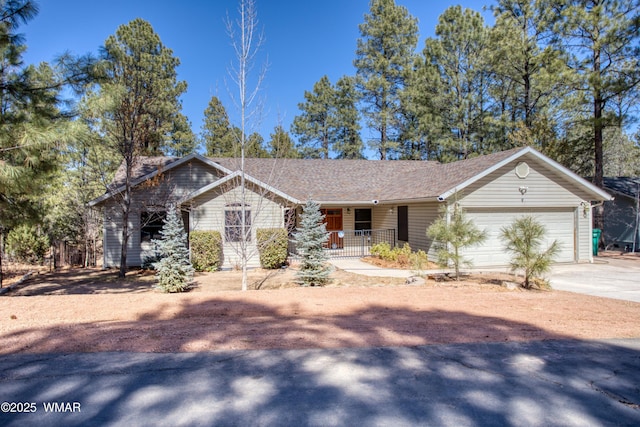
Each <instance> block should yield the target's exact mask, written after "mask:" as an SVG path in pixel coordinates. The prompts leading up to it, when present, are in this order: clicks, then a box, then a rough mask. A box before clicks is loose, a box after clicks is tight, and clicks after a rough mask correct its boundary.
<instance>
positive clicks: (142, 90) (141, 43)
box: [91, 18, 187, 277]
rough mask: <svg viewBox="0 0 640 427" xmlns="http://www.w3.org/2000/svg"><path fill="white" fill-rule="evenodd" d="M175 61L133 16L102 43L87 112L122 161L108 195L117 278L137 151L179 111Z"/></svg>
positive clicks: (153, 147) (159, 138)
mask: <svg viewBox="0 0 640 427" xmlns="http://www.w3.org/2000/svg"><path fill="white" fill-rule="evenodd" d="M178 65H180V60H179V59H178V58H176V57H175V56H173V52H172V51H171V49H169V48H167V47H166V46H164V45H163V44H162V42H161V41H160V37H159V36H158V35H157V34H156V33H155V32H154V31H153V28H152V27H151V24H149V23H148V22H147V21H145V20H143V19H140V18H137V19H135V20H133V21H131V22H130V23H129V24H127V25H122V26H120V27H119V28H118V29H117V30H116V33H115V35H112V36H109V37H108V38H107V40H106V42H105V46H104V49H103V54H102V61H101V63H100V67H99V70H100V72H101V76H100V77H101V81H100V88H99V91H98V92H97V93H96V94H95V98H96V99H94V100H93V101H92V102H91V105H93V106H94V110H93V115H94V118H95V119H96V122H97V123H98V125H99V126H100V131H101V132H102V133H103V134H104V135H105V137H106V143H107V144H109V145H111V146H112V147H114V148H115V149H116V150H117V152H118V153H119V155H120V158H121V159H122V164H123V166H124V168H123V171H124V184H123V185H124V191H122V192H121V193H119V194H118V196H117V197H115V198H114V199H115V200H117V202H118V203H119V205H120V208H121V211H122V238H121V251H120V272H119V275H120V277H124V276H125V274H126V271H127V246H128V242H129V237H130V235H131V232H132V230H130V229H129V222H130V218H129V217H130V214H131V213H132V182H133V179H134V176H133V171H134V167H135V165H136V163H137V161H138V159H139V157H140V156H143V155H153V154H159V153H160V150H161V147H162V145H163V143H164V141H166V140H167V139H168V135H170V134H171V132H172V130H173V128H174V122H175V120H176V118H177V116H178V114H179V112H180V109H181V104H180V101H179V97H180V95H181V94H182V93H184V91H186V88H187V84H186V83H185V82H183V81H178V80H177V72H176V68H177V67H178Z"/></svg>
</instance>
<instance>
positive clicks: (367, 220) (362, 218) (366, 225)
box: [353, 209, 371, 231]
mask: <svg viewBox="0 0 640 427" xmlns="http://www.w3.org/2000/svg"><path fill="white" fill-rule="evenodd" d="M354 217H355V222H354V224H353V228H354V229H355V230H356V231H358V230H371V209H356V210H355V214H354Z"/></svg>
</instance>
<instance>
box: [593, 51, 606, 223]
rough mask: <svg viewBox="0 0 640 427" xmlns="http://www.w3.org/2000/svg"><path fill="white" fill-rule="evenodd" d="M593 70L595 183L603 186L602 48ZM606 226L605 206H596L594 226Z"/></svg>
mask: <svg viewBox="0 0 640 427" xmlns="http://www.w3.org/2000/svg"><path fill="white" fill-rule="evenodd" d="M593 72H594V74H595V79H594V80H595V83H594V88H593V150H594V167H595V170H594V174H593V183H594V184H595V185H596V186H597V187H599V188H602V187H603V184H604V182H603V181H604V161H603V149H602V128H603V123H602V110H603V108H604V100H603V99H602V90H601V88H600V82H601V79H600V77H601V70H600V50H598V49H595V50H594V52H593ZM603 226H604V206H603V205H600V206H598V207H596V209H595V212H594V227H595V228H599V229H601V230H602V229H603Z"/></svg>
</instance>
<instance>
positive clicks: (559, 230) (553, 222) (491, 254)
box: [465, 209, 575, 267]
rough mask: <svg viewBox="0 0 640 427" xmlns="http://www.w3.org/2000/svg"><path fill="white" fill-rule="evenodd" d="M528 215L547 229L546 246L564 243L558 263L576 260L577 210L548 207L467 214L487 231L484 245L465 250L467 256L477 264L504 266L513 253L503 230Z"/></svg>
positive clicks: (468, 212)
mask: <svg viewBox="0 0 640 427" xmlns="http://www.w3.org/2000/svg"><path fill="white" fill-rule="evenodd" d="M525 215H532V216H533V217H534V218H536V219H537V220H538V221H539V222H541V223H542V224H543V225H544V226H545V228H546V231H547V233H546V240H547V241H546V243H545V244H544V248H545V249H546V248H547V247H548V246H549V245H550V244H551V243H552V242H553V241H554V240H557V241H558V243H559V244H560V253H559V254H558V256H557V257H556V262H573V261H575V243H574V242H575V237H574V232H575V225H574V213H573V210H570V211H568V210H562V209H545V210H544V211H542V210H526V211H525V210H507V211H504V210H501V211H499V212H497V211H471V210H469V211H467V217H468V218H469V219H472V220H473V221H474V223H475V224H476V226H477V227H478V228H479V229H481V230H486V233H487V240H486V241H485V243H484V244H483V245H482V246H476V247H473V248H470V249H467V250H466V251H465V256H466V257H468V258H472V259H473V265H474V266H478V267H481V266H503V265H508V264H509V260H510V258H511V257H510V254H509V253H508V252H506V251H505V249H504V243H503V241H502V239H501V238H500V229H501V228H502V227H505V226H508V225H510V224H511V223H512V222H513V221H514V220H515V219H517V218H520V217H522V216H525Z"/></svg>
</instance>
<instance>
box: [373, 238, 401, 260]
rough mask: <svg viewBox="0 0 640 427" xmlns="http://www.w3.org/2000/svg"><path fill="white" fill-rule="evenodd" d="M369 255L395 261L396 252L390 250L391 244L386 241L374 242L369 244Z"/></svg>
mask: <svg viewBox="0 0 640 427" xmlns="http://www.w3.org/2000/svg"><path fill="white" fill-rule="evenodd" d="M371 255H374V256H377V257H378V258H381V259H383V260H385V261H395V260H396V254H395V253H394V252H393V251H392V250H391V245H389V243H387V242H382V243H376V244H375V245H372V246H371Z"/></svg>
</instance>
